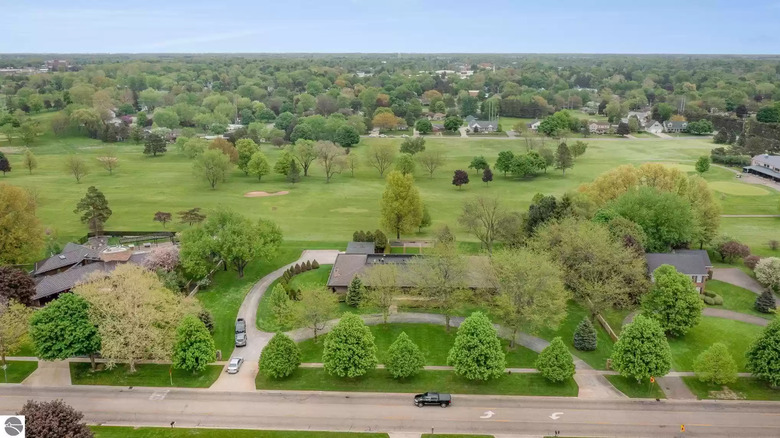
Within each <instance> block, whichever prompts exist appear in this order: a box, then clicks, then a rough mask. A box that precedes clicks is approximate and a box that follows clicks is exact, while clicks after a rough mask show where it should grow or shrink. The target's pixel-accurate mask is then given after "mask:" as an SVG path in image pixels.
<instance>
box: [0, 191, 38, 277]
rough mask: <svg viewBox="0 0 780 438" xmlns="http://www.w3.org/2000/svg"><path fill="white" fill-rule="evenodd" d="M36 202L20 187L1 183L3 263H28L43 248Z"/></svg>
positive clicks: (0, 258)
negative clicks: (36, 214) (36, 213)
mask: <svg viewBox="0 0 780 438" xmlns="http://www.w3.org/2000/svg"><path fill="white" fill-rule="evenodd" d="M35 207H36V205H35V199H34V198H33V197H32V196H31V195H30V193H29V192H28V191H26V190H24V189H22V188H21V187H16V186H12V185H8V184H2V183H0V264H11V265H14V264H20V263H26V262H28V261H30V260H33V259H35V258H37V257H38V255H39V253H40V252H41V249H43V227H42V226H41V223H40V221H39V220H38V218H37V217H36V216H35Z"/></svg>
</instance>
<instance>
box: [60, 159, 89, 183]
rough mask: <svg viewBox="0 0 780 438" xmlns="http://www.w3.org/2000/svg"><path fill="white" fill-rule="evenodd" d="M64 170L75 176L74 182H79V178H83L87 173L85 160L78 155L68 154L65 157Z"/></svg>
mask: <svg viewBox="0 0 780 438" xmlns="http://www.w3.org/2000/svg"><path fill="white" fill-rule="evenodd" d="M65 171H66V172H68V173H70V174H71V175H73V177H74V178H76V183H80V182H81V178H84V177H85V176H87V174H89V168H88V167H87V162H86V161H84V159H83V158H81V157H79V156H78V155H68V157H67V158H65Z"/></svg>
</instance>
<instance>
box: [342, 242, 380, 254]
mask: <svg viewBox="0 0 780 438" xmlns="http://www.w3.org/2000/svg"><path fill="white" fill-rule="evenodd" d="M374 252H376V251H375V249H374V242H349V243H347V254H373V253H374Z"/></svg>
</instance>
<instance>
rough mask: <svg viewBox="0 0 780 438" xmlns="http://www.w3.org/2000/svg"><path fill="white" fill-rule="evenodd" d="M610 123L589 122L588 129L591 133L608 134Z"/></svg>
mask: <svg viewBox="0 0 780 438" xmlns="http://www.w3.org/2000/svg"><path fill="white" fill-rule="evenodd" d="M609 128H610V124H609V123H608V122H595V121H591V122H590V123H588V131H590V133H591V134H606V133H607V132H609Z"/></svg>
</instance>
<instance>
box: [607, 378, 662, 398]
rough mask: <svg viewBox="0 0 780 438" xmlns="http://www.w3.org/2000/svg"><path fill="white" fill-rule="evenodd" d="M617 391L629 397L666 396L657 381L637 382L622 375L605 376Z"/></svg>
mask: <svg viewBox="0 0 780 438" xmlns="http://www.w3.org/2000/svg"><path fill="white" fill-rule="evenodd" d="M605 377H606V378H607V380H609V383H611V384H612V385H613V386H615V388H617V389H618V391H620V392H622V393H623V394H625V395H627V396H629V397H631V398H666V394H664V392H663V390H662V389H661V387H660V386H658V383H657V382H654V383H650V381H649V380H647V381H645V382H642V383H637V382H636V379H632V378H629V377H623V376H605Z"/></svg>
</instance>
